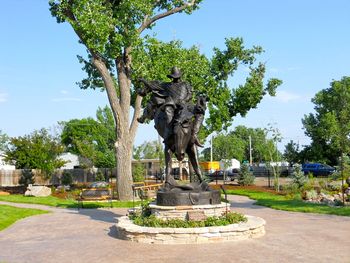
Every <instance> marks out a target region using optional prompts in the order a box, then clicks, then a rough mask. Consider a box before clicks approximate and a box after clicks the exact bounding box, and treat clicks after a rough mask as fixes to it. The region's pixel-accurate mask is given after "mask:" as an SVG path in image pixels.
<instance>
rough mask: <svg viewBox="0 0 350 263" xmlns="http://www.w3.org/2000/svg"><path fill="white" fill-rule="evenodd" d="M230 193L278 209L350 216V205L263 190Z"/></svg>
mask: <svg viewBox="0 0 350 263" xmlns="http://www.w3.org/2000/svg"><path fill="white" fill-rule="evenodd" d="M227 193H228V194H235V195H244V196H248V197H249V198H251V199H254V200H257V202H256V203H255V204H256V205H262V206H267V207H270V208H273V209H277V210H284V211H293V212H302V213H318V214H330V215H339V216H350V207H341V208H338V207H329V206H327V205H320V204H312V203H306V202H304V201H302V200H300V199H299V198H288V197H286V196H283V195H280V194H273V193H267V192H261V191H257V190H245V189H236V190H227Z"/></svg>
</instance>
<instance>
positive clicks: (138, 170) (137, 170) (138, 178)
mask: <svg viewBox="0 0 350 263" xmlns="http://www.w3.org/2000/svg"><path fill="white" fill-rule="evenodd" d="M145 172H146V169H145V166H144V165H143V164H142V163H141V162H138V163H136V164H135V165H133V167H132V179H133V181H134V182H143V180H144V178H145V176H144V175H145Z"/></svg>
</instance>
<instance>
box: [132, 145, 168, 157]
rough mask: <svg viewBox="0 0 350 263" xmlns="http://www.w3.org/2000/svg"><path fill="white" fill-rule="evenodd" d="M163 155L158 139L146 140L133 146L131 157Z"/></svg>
mask: <svg viewBox="0 0 350 263" xmlns="http://www.w3.org/2000/svg"><path fill="white" fill-rule="evenodd" d="M160 155H163V147H162V145H161V144H160V143H159V142H158V141H147V142H144V143H143V144H141V145H139V146H137V147H134V153H133V157H134V158H135V159H137V160H140V159H159V157H160Z"/></svg>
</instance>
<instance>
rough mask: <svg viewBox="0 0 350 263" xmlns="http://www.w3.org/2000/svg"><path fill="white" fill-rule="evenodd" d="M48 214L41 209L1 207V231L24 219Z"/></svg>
mask: <svg viewBox="0 0 350 263" xmlns="http://www.w3.org/2000/svg"><path fill="white" fill-rule="evenodd" d="M46 213H49V212H48V211H44V210H39V209H28V208H18V207H13V206H8V205H0V231H1V230H3V229H5V228H6V227H8V226H10V225H12V224H13V223H14V222H16V221H17V220H20V219H22V218H25V217H28V216H33V215H40V214H46Z"/></svg>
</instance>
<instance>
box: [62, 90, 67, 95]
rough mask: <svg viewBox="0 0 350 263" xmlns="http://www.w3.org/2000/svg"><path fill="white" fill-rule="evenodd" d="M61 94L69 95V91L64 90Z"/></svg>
mask: <svg viewBox="0 0 350 263" xmlns="http://www.w3.org/2000/svg"><path fill="white" fill-rule="evenodd" d="M60 92H61V94H64V95H66V94H68V91H67V90H64V89H63V90H61V91H60Z"/></svg>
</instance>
